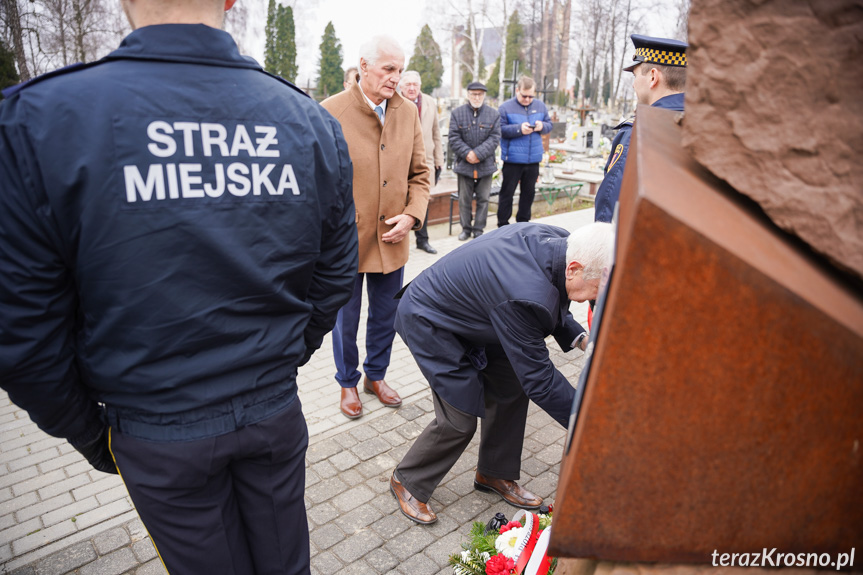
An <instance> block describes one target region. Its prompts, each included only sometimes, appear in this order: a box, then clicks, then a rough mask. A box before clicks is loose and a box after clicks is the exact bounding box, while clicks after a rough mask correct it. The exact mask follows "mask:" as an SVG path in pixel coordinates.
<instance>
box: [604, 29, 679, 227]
mask: <svg viewBox="0 0 863 575" xmlns="http://www.w3.org/2000/svg"><path fill="white" fill-rule="evenodd" d="M631 38H632V43H633V44H634V45H635V55H634V56H633V57H632V59H633V61H634V62H633V63H632V64H630V65H629V66H627V67H626V68H624V70H625V71H627V72H632V74H633V80H632V88H633V89H634V90H635V96H636V98H637V99H638V105H639V106H654V107H656V108H665V109H667V110H676V111H678V112H682V111H683V97H684V96H683V90H684V88H685V87H686V46H687V45H686V43H685V42H680V41H678V40H669V39H667V38H651V37H649V36H639V35H638V34H633V35H632V36H631ZM616 129H617V130H619V131H618V132H617V136H615V137H614V141H613V142H612V143H611V156H609V158H608V162H606V164H605V178H603V180H602V183H601V184H600V185H599V190H597V192H596V211H595V212H594V219H595V220H596V221H597V222H610V221H611V218H612V217H613V216H614V205H615V204H616V203H617V200H618V198H619V197H620V184H621V182H622V181H623V168H624V167H625V166H626V156H627V154H628V153H629V139H630V137H631V136H632V120H631V119H630V120H626V121H625V122H622V123H620V124H619V125H618V126H617V127H616Z"/></svg>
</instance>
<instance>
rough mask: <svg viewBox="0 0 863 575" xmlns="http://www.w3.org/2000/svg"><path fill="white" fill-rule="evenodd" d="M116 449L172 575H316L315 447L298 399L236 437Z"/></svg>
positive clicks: (117, 436) (128, 440)
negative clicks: (309, 454)
mask: <svg viewBox="0 0 863 575" xmlns="http://www.w3.org/2000/svg"><path fill="white" fill-rule="evenodd" d="M110 441H111V443H110V445H111V452H112V453H113V455H114V459H115V461H116V463H117V469H118V470H119V471H120V474H121V475H122V477H123V481H124V482H125V483H126V488H127V489H128V490H129V495H131V496H132V501H133V502H134V503H135V507H136V509H137V510H138V513H139V515H140V516H141V520H142V521H143V522H144V526H145V527H146V528H147V531H148V532H149V533H150V537H151V539H152V541H153V545H154V546H155V547H156V550H157V551H158V553H159V556H160V557H161V559H162V562H163V563H164V565H165V568H166V569H167V571H168V572H169V573H170V574H171V575H183V574H188V575H200V574H201V573H206V574H207V575H219V574H225V575H265V574H266V575H270V574H272V575H276V574H278V575H283V574H287V573H291V574H303V575H307V574H308V573H310V567H309V528H308V522H307V520H306V509H305V505H304V503H303V493H304V490H305V454H306V448H307V447H308V444H309V436H308V430H307V428H306V421H305V419H304V418H303V412H302V408H301V406H300V400H299V399H295V400H294V401H293V403H291V405H289V406H288V407H287V408H285V409H284V410H282V411H281V412H279V413H277V414H276V415H274V416H272V417H270V418H268V419H265V420H264V421H261V422H258V423H255V424H252V425H249V426H246V427H243V428H240V429H238V430H237V431H234V432H232V433H226V434H223V435H219V436H216V437H210V438H206V439H200V440H194V441H178V442H171V443H163V442H154V441H145V440H142V439H136V438H133V437H130V436H128V435H124V434H122V433H119V432H117V431H116V430H113V429H112V430H111V435H110Z"/></svg>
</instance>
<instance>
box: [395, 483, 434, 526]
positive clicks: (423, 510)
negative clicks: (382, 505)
mask: <svg viewBox="0 0 863 575" xmlns="http://www.w3.org/2000/svg"><path fill="white" fill-rule="evenodd" d="M390 491H391V492H392V494H393V495H394V496H395V498H396V499H398V502H399V507H401V509H402V513H404V514H405V517H407V518H408V519H410V520H411V521H416V522H417V523H420V524H422V525H428V524H430V523H434V522H435V521H437V515H435V512H434V511H432V510H431V507H429V506H428V505H426V504H425V503H423V502H422V501H417V500H416V499H414V496H413V495H411V494H410V493H409V492H408V490H407V489H405V488H404V486H403V485H402V484H401V482H399V480H398V479H396V474H395V472H393V476H392V477H390Z"/></svg>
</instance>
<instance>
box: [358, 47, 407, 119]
mask: <svg viewBox="0 0 863 575" xmlns="http://www.w3.org/2000/svg"><path fill="white" fill-rule="evenodd" d="M404 68H405V53H404V51H403V50H402V48H401V46H400V45H399V43H398V42H396V41H395V40H394V39H393V38H390V37H389V36H375V37H374V38H372V39H371V40H369V41H368V42H366V43H365V44H363V46H362V47H361V48H360V87H361V88H362V89H363V93H364V94H365V95H366V96H367V97H368V99H369V100H371V101H372V102H374V103H375V104H380V103H381V102H382V101H384V100H389V99H390V98H392V97H393V95H395V93H396V87H398V85H399V80H400V79H401V75H402V71H403V70H404Z"/></svg>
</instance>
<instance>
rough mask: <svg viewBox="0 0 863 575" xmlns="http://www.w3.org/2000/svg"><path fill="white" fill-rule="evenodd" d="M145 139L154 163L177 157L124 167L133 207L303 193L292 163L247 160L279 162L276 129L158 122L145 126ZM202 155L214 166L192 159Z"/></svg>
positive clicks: (270, 127)
mask: <svg viewBox="0 0 863 575" xmlns="http://www.w3.org/2000/svg"><path fill="white" fill-rule="evenodd" d="M147 138H148V139H149V143H148V144H147V151H148V152H149V153H150V155H152V156H154V157H155V158H158V159H165V158H173V157H175V156H179V157H176V158H174V159H175V161H174V162H171V163H164V164H163V163H158V162H156V163H151V164H149V165H148V166H142V167H139V166H137V165H134V164H130V165H126V166H123V177H124V180H125V188H126V201H127V202H129V203H134V202H137V201H142V202H150V201H154V200H155V201H159V200H165V199H179V198H218V197H220V196H222V195H224V194H225V192H227V193H228V194H230V195H232V196H236V197H243V196H247V195H249V194H251V195H253V196H261V195H264V194H266V195H268V196H282V195H284V194H285V191H290V193H291V195H294V196H299V195H300V194H301V191H300V187H299V185H298V183H297V178H296V175H295V174H294V168H293V166H292V165H291V164H288V163H282V162H275V163H269V162H259V161H258V162H250V161H248V159H251V158H279V157H280V155H281V154H280V151H279V149H278V145H279V140H278V132H277V130H276V127H275V126H261V125H254V126H252V127H247V126H245V125H243V124H237V125H236V126H235V127H229V126H225V125H223V124H220V123H215V122H202V123H195V122H173V123H170V122H166V121H164V120H155V121H152V122H150V123H149V124H148V126H147ZM201 156H203V157H204V158H214V159H216V161H215V162H214V163H212V164H207V165H206V166H205V165H203V164H201V163H198V162H196V161H194V160H193V159H200V158H201ZM184 158H186V159H188V160H189V161H183V159H184ZM219 159H224V160H225V161H219ZM244 159H245V161H243V160H244Z"/></svg>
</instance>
